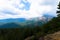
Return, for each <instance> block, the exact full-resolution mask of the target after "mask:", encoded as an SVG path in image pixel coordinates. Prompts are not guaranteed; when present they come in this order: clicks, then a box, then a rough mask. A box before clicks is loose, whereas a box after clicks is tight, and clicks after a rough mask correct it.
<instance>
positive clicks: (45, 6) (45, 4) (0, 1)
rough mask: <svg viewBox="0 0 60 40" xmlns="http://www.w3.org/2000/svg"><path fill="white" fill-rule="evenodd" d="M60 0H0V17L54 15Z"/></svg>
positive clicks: (28, 17) (27, 17)
mask: <svg viewBox="0 0 60 40" xmlns="http://www.w3.org/2000/svg"><path fill="white" fill-rule="evenodd" d="M59 1H60V0H0V19H9V18H25V19H30V18H35V17H42V16H43V15H44V14H49V15H53V16H56V10H57V4H58V2H59Z"/></svg>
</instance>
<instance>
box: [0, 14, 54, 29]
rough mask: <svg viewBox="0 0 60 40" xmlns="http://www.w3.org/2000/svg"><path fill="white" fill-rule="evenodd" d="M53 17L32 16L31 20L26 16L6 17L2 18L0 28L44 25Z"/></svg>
mask: <svg viewBox="0 0 60 40" xmlns="http://www.w3.org/2000/svg"><path fill="white" fill-rule="evenodd" d="M52 18H53V17H52V16H48V15H44V16H42V17H36V18H31V19H29V20H26V19H24V18H16V19H4V20H0V28H16V27H22V26H23V27H28V26H29V27H31V26H42V25H43V24H45V23H46V22H48V21H49V20H51V19H52Z"/></svg>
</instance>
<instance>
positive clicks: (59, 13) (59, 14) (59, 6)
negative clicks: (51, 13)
mask: <svg viewBox="0 0 60 40" xmlns="http://www.w3.org/2000/svg"><path fill="white" fill-rule="evenodd" d="M57 13H58V16H60V2H59V4H58V11H57Z"/></svg>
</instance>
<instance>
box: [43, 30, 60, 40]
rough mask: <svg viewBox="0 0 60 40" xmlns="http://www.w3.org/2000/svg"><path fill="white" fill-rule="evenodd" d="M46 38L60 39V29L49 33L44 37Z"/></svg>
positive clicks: (46, 39) (47, 39) (48, 39)
mask: <svg viewBox="0 0 60 40" xmlns="http://www.w3.org/2000/svg"><path fill="white" fill-rule="evenodd" d="M44 39H45V40H60V31H58V32H55V33H53V34H48V35H47V36H45V37H44Z"/></svg>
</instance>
